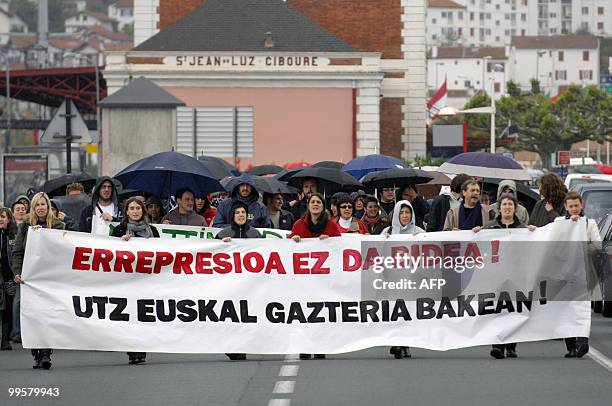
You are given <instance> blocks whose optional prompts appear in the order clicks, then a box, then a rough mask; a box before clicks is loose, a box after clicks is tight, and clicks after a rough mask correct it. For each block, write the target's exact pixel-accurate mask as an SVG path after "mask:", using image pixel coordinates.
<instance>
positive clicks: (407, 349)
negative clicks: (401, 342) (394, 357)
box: [400, 347, 412, 358]
mask: <svg viewBox="0 0 612 406" xmlns="http://www.w3.org/2000/svg"><path fill="white" fill-rule="evenodd" d="M400 352H401V354H402V358H412V354H410V347H400Z"/></svg>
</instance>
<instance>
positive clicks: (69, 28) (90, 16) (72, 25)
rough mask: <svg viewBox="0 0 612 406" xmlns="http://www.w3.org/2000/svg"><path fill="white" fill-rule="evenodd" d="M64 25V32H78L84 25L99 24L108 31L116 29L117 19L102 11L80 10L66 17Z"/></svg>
mask: <svg viewBox="0 0 612 406" xmlns="http://www.w3.org/2000/svg"><path fill="white" fill-rule="evenodd" d="M64 25H65V26H66V32H70V33H72V32H79V31H81V30H82V29H83V28H85V27H89V26H99V27H102V28H105V29H107V30H109V31H116V30H117V21H116V20H114V19H112V18H110V17H108V16H107V15H105V14H102V13H93V12H90V11H81V12H79V13H77V14H75V15H73V16H72V17H70V18H67V19H66V21H65V23H64Z"/></svg>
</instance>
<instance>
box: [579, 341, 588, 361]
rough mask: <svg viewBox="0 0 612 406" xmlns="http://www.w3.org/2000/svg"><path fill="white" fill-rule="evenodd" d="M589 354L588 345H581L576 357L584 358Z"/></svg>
mask: <svg viewBox="0 0 612 406" xmlns="http://www.w3.org/2000/svg"><path fill="white" fill-rule="evenodd" d="M588 352H589V345H588V344H580V345H579V346H578V350H577V351H576V357H578V358H582V357H584V356H585V355H586V354H587V353H588Z"/></svg>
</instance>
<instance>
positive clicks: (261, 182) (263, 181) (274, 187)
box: [221, 175, 297, 194]
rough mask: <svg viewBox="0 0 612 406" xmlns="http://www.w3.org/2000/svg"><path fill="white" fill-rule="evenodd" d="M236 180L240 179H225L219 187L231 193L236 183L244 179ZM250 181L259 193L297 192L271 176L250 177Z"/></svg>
mask: <svg viewBox="0 0 612 406" xmlns="http://www.w3.org/2000/svg"><path fill="white" fill-rule="evenodd" d="M242 176H244V175H242ZM237 179H241V178H239V177H227V178H225V179H222V180H221V185H222V186H223V187H224V188H225V190H227V191H228V192H231V191H232V190H234V188H235V187H236V186H237V185H238V183H236V182H243V181H244V178H242V180H237ZM251 179H252V180H253V183H255V189H257V191H258V192H260V193H272V194H277V193H282V194H294V193H296V192H297V191H296V190H295V189H294V188H292V187H290V186H287V184H286V183H285V182H281V181H280V180H278V179H276V178H273V177H271V176H251Z"/></svg>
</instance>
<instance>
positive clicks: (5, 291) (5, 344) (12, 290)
mask: <svg viewBox="0 0 612 406" xmlns="http://www.w3.org/2000/svg"><path fill="white" fill-rule="evenodd" d="M15 234H17V223H16V222H15V217H13V213H12V212H11V210H10V209H8V208H6V207H3V208H0V325H2V332H0V338H1V342H2V344H1V345H0V350H11V349H12V347H11V344H10V343H9V339H10V338H11V328H12V327H13V299H14V298H15V294H16V292H17V284H16V283H15V281H14V280H13V278H14V275H13V271H12V270H11V257H12V255H13V247H14V246H15Z"/></svg>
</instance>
